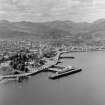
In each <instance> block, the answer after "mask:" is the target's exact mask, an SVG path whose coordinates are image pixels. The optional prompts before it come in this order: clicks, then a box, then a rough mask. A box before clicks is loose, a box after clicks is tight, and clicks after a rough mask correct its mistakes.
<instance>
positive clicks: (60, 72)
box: [49, 67, 82, 79]
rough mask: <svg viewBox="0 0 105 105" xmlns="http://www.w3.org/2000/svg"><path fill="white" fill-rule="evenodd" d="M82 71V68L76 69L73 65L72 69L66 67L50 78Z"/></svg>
mask: <svg viewBox="0 0 105 105" xmlns="http://www.w3.org/2000/svg"><path fill="white" fill-rule="evenodd" d="M80 71H82V69H76V68H74V67H71V69H70V68H66V69H65V70H63V71H59V72H56V73H55V74H54V75H52V76H50V77H49V79H58V78H60V77H64V76H67V75H70V74H74V73H77V72H80Z"/></svg>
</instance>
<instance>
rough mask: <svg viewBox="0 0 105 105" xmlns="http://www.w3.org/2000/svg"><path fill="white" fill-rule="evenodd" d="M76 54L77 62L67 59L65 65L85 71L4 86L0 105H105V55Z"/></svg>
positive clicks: (39, 75)
mask: <svg viewBox="0 0 105 105" xmlns="http://www.w3.org/2000/svg"><path fill="white" fill-rule="evenodd" d="M67 55H68V54H67ZM72 55H73V56H74V57H75V59H73V60H70V59H64V60H63V64H62V66H64V65H72V66H76V67H78V68H79V67H81V68H82V69H83V71H82V72H80V73H76V74H75V75H68V76H67V77H64V78H61V79H57V80H54V81H52V80H50V79H48V76H51V75H52V74H53V73H51V72H48V73H46V72H45V73H44V72H43V73H39V74H38V75H36V76H32V78H31V79H29V80H26V81H23V82H22V83H17V82H14V81H13V82H7V83H4V84H1V85H0V93H1V94H0V104H1V105H7V104H8V105H17V103H18V105H30V104H38V105H69V104H70V105H104V102H105V94H104V92H103V91H105V82H104V80H105V76H104V75H105V64H104V62H105V58H104V57H103V56H105V53H104V52H85V53H77V52H76V53H72ZM20 87H21V88H20ZM30 97H31V98H30ZM23 100H24V101H23Z"/></svg>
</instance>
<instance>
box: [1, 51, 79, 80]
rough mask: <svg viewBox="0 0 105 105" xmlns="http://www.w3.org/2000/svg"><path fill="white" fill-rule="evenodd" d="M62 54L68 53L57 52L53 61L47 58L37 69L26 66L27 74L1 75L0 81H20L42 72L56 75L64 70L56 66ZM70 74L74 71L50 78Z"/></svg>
mask: <svg viewBox="0 0 105 105" xmlns="http://www.w3.org/2000/svg"><path fill="white" fill-rule="evenodd" d="M64 53H68V52H67V51H59V50H58V51H57V54H56V56H54V57H52V59H53V60H51V59H47V58H46V59H45V60H46V63H45V64H44V65H43V66H41V67H38V68H30V67H29V66H28V70H29V72H21V73H19V72H18V73H19V74H12V75H1V76H0V80H3V79H11V78H15V79H17V80H19V81H20V80H21V79H23V78H26V77H28V76H31V75H35V74H38V73H40V72H42V71H43V72H45V71H51V72H56V73H57V74H58V73H59V72H61V71H62V70H63V68H64V67H60V66H58V65H57V64H58V63H59V62H60V61H59V60H60V57H61V55H62V54H64ZM77 71H80V69H79V70H77ZM72 72H75V71H74V70H72V71H68V72H66V73H65V72H63V73H62V74H59V75H57V74H56V75H54V76H52V77H50V78H56V77H59V76H62V75H66V74H69V73H72Z"/></svg>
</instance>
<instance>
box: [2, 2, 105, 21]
mask: <svg viewBox="0 0 105 105" xmlns="http://www.w3.org/2000/svg"><path fill="white" fill-rule="evenodd" d="M101 18H105V0H0V20H10V21H34V22H43V21H54V20H63V21H64V20H72V21H75V22H81V21H83V22H85V21H86V22H92V21H95V20H97V19H101Z"/></svg>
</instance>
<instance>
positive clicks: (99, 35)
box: [0, 19, 105, 46]
mask: <svg viewBox="0 0 105 105" xmlns="http://www.w3.org/2000/svg"><path fill="white" fill-rule="evenodd" d="M0 39H16V40H18V39H31V40H35V41H38V40H40V41H49V42H52V43H57V44H62V43H63V44H67V45H70V44H72V45H94V44H95V45H98V46H100V45H102V44H103V42H104V41H105V19H100V20H97V21H95V22H93V23H87V22H80V23H75V22H73V21H52V22H43V23H40V22H39V23H38V22H37V23H35V22H27V21H21V22H9V21H7V20H1V21H0Z"/></svg>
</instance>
